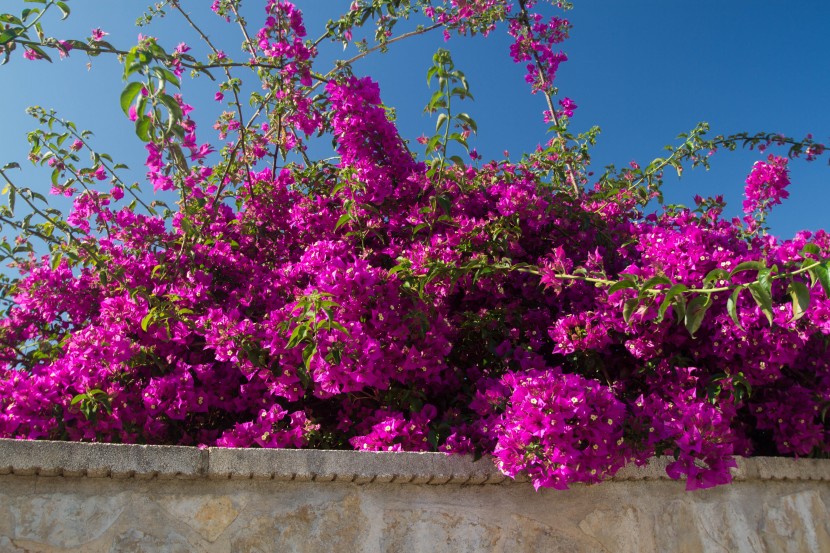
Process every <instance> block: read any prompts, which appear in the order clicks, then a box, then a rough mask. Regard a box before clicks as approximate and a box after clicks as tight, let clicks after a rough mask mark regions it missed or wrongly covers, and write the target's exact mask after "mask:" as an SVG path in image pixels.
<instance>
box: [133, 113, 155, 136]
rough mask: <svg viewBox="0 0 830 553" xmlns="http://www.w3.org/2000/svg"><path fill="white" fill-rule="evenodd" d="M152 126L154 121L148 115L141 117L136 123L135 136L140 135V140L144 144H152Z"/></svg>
mask: <svg viewBox="0 0 830 553" xmlns="http://www.w3.org/2000/svg"><path fill="white" fill-rule="evenodd" d="M152 124H153V121H152V120H151V119H150V118H149V117H147V116H146V115H144V116H141V117H139V118H138V121H136V123H135V134H136V135H138V138H139V139H141V141H142V142H150V140H152V136H151V135H150V127H151V126H152Z"/></svg>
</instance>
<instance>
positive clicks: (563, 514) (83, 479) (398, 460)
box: [0, 440, 830, 553]
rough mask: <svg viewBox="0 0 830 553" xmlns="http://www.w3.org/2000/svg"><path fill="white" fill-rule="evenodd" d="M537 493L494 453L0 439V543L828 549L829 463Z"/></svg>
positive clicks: (254, 548)
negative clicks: (702, 483) (690, 484)
mask: <svg viewBox="0 0 830 553" xmlns="http://www.w3.org/2000/svg"><path fill="white" fill-rule="evenodd" d="M667 462H668V461H667V460H665V459H654V460H653V462H652V463H650V464H649V465H648V466H647V467H642V468H638V467H627V468H626V469H624V470H623V471H621V472H620V473H619V474H618V475H617V477H616V478H614V480H612V481H610V482H606V483H603V484H600V485H597V486H574V487H573V489H571V490H568V491H555V490H542V491H540V492H538V493H537V492H535V491H534V490H533V487H532V486H531V485H530V484H528V483H526V482H514V481H512V480H510V479H506V478H505V477H504V476H503V475H501V473H499V472H498V471H497V470H496V469H495V467H494V466H493V464H492V461H491V460H490V459H487V458H485V459H481V460H479V461H476V462H473V461H472V460H471V459H469V458H465V457H456V456H446V455H442V454H431V453H427V454H424V453H366V452H354V451H315V450H262V449H259V450H237V449H218V448H208V449H197V448H188V447H173V446H138V445H115V444H87V443H66V442H27V441H15V440H0V553H5V552H7V551H8V552H44V553H47V552H48V553H57V552H61V553H64V552H66V553H69V552H73V553H74V552H77V553H80V552H81V551H83V552H84V553H93V552H121V551H125V552H133V551H135V552H156V551H158V552H191V551H195V552H227V551H231V552H260V551H261V552H272V551H274V552H277V551H280V552H281V551H303V552H305V551H308V552H325V551H341V550H345V551H352V552H364V551H365V552H370V553H374V552H392V551H408V552H414V553H418V552H421V551H423V552H430V553H432V552H439V553H440V552H459V551H460V552H464V551H470V552H473V551H487V552H490V551H492V552H514V551H516V552H535V551H544V552H558V551H562V552H575V553H578V552H632V553H634V552H636V553H640V552H643V553H648V552H664V551H679V552H692V551H694V552H698V551H704V552H708V551H713V552H714V551H718V552H724V551H728V552H747V553H749V552H753V553H754V552H778V551H781V552H802V551H809V552H816V553H827V552H830V507H828V506H830V461H827V460H810V459H801V460H798V461H794V460H792V459H773V458H753V459H744V460H741V461H740V463H739V467H738V469H736V470H735V471H734V477H735V482H734V483H733V484H731V485H729V486H722V487H718V488H714V489H711V490H703V491H698V492H685V491H684V485H683V483H682V482H674V481H671V480H669V479H668V478H667V477H666V475H665V470H664V469H665V465H666V463H667Z"/></svg>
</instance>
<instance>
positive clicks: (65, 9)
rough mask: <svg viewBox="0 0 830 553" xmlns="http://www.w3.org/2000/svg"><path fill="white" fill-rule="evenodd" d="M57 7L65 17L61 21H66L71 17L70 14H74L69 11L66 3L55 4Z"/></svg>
mask: <svg viewBox="0 0 830 553" xmlns="http://www.w3.org/2000/svg"><path fill="white" fill-rule="evenodd" d="M55 5H56V6H57V7H58V9H59V10H60V11H61V14H63V17H61V19H66V18H67V17H69V14H70V13H72V12H71V11H70V10H69V6H67V5H66V2H55Z"/></svg>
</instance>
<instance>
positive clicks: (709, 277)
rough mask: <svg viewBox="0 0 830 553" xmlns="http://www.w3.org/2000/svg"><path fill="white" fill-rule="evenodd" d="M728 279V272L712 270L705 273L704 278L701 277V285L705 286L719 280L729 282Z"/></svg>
mask: <svg viewBox="0 0 830 553" xmlns="http://www.w3.org/2000/svg"><path fill="white" fill-rule="evenodd" d="M729 277H730V274H729V271H727V270H725V269H712V270H711V271H709V272H708V273H706V276H705V277H703V284H704V285H706V284H709V283H712V282H717V281H719V280H729Z"/></svg>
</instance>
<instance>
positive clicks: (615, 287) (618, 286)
mask: <svg viewBox="0 0 830 553" xmlns="http://www.w3.org/2000/svg"><path fill="white" fill-rule="evenodd" d="M636 287H637V283H635V282H634V281H633V280H631V279H625V280H620V281H618V282H615V283H614V284H612V285H611V286H610V287H609V288H608V295H609V296H610V295H611V294H613V293H614V292H618V291H620V290H625V289H626V288H636Z"/></svg>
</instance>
